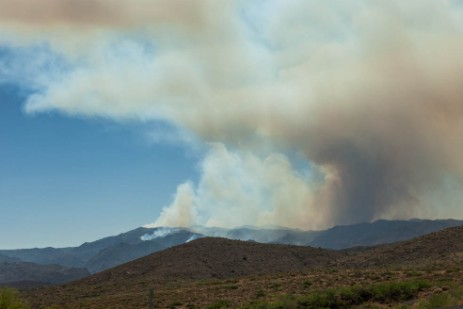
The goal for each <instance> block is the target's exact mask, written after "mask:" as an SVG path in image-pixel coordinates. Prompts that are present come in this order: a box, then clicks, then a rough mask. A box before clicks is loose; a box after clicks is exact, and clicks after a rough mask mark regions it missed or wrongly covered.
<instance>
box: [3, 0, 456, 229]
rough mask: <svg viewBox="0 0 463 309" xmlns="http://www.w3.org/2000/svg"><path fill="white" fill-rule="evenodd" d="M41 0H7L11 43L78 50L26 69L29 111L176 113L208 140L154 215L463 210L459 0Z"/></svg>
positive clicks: (328, 218) (299, 219) (222, 220)
mask: <svg viewBox="0 0 463 309" xmlns="http://www.w3.org/2000/svg"><path fill="white" fill-rule="evenodd" d="M32 2H33V1H32V0H29V1H27V0H21V1H17V2H15V3H14V4H10V5H6V4H1V3H0V12H6V13H3V14H6V15H7V16H2V15H1V14H2V13H0V17H1V22H0V32H2V33H3V34H4V35H3V37H4V38H6V39H5V42H6V44H9V45H18V44H22V45H24V44H26V43H28V42H37V40H36V39H32V38H33V37H39V38H42V39H43V40H45V41H47V42H48V43H49V45H50V49H51V50H52V51H53V52H52V53H50V55H49V57H50V58H52V60H53V58H54V57H58V56H59V57H60V58H64V59H66V61H67V63H66V65H63V67H62V68H56V67H54V70H52V72H48V71H45V72H44V71H43V66H40V65H39V66H37V68H38V69H37V72H36V75H35V79H34V74H28V75H29V76H32V81H31V83H32V84H33V86H34V87H35V88H37V89H40V90H39V91H37V93H36V94H34V95H32V96H31V97H30V98H29V99H28V102H27V104H26V110H27V111H28V112H31V113H33V112H41V111H47V110H59V111H61V112H64V113H68V114H71V115H74V114H77V115H87V116H95V115H96V116H102V117H109V118H112V119H117V120H120V121H124V120H126V119H138V120H142V121H152V120H158V119H162V120H164V121H169V122H170V123H172V124H174V125H176V126H177V127H179V128H180V130H181V131H185V132H189V133H191V134H193V135H196V136H198V138H199V139H200V140H202V141H203V142H205V143H207V144H208V145H210V151H209V152H208V153H207V155H206V157H205V158H204V160H203V162H202V164H201V169H202V177H201V180H200V182H199V183H198V184H192V183H189V182H187V183H185V184H182V185H180V186H179V188H178V192H177V194H176V196H175V198H174V202H173V203H172V205H170V206H168V207H166V208H165V209H164V211H163V213H162V214H161V216H160V217H159V218H158V219H157V221H156V222H155V225H169V226H184V225H192V224H206V225H222V226H233V225H241V224H254V225H265V224H278V225H287V226H292V227H299V228H306V229H309V228H323V227H327V226H329V225H332V224H340V223H353V222H359V221H368V220H373V219H377V218H409V217H414V216H421V217H442V216H453V217H461V215H462V211H461V207H460V204H459V203H460V200H461V199H460V198H461V193H460V192H461V191H462V190H461V189H462V176H463V165H462V163H461V162H462V161H461V158H462V157H463V143H462V139H461V136H462V133H463V121H462V120H463V119H462V118H463V87H462V85H463V58H462V57H461V55H462V54H463V39H462V38H463V8H461V4H459V2H458V1H444V0H442V1H434V0H432V1H431V0H429V1H428V0H425V1H387V2H386V1H360V0H359V1H350V2H349V3H348V4H346V2H343V1H330V2H325V1H324V2H320V1H297V0H294V1H266V2H263V1H226V2H220V3H219V2H217V1H172V0H171V1H161V0H159V1H139V2H137V1H125V0H124V1H122V0H121V1H120V3H119V4H120V5H119V6H117V7H116V6H114V5H113V4H111V1H109V0H100V1H95V2H89V1H83V2H82V3H84V4H85V5H83V4H82V6H81V7H79V10H77V11H76V10H70V9H69V7H68V6H67V5H65V4H66V3H68V4H69V5H70V1H68V0H65V1H60V2H59V3H58V2H56V1H52V0H47V1H44V2H43V3H45V4H43V5H44V6H43V7H44V8H45V7H46V8H47V9H46V10H45V9H44V10H41V11H40V14H37V15H36V16H35V18H33V19H30V18H29V17H28V16H25V15H24V11H23V10H22V8H23V7H24V6H27V5H28V4H31V3H32ZM33 3H35V2H33ZM41 3H42V2H41ZM79 3H80V2H79ZM58 4H59V5H58ZM34 5H35V6H37V4H34ZM74 6H75V4H74ZM95 6H96V7H95ZM140 7H144V9H143V10H140ZM51 8H56V9H54V10H53V9H51ZM121 8H123V9H121ZM180 8H183V9H180ZM185 8H188V9H185ZM86 11H91V12H92V14H90V15H87V14H80V13H83V12H86ZM76 12H77V13H76ZM79 12H80V13H79ZM103 12H110V16H112V17H111V18H108V16H107V15H106V14H105V13H103ZM71 13H72V14H71ZM78 13H79V14H78ZM57 34H58V35H57ZM52 35H53V38H52V37H51V36H52ZM72 38H74V39H72ZM75 38H78V40H77V39H75ZM31 40H32V41H31ZM25 42H26V43H25ZM82 42H84V43H85V44H84V46H82ZM51 62H53V61H51ZM10 66H11V64H9V65H7V64H5V63H0V69H2V71H3V72H7V73H8V72H10V71H11V67H10ZM39 69H40V70H39ZM29 73H30V72H29ZM11 78H14V76H13V75H12V77H11ZM285 153H298V154H299V155H301V156H302V157H303V159H304V160H306V163H307V167H305V168H304V169H303V170H301V169H297V168H295V167H294V164H293V163H291V160H289V159H288V157H287V156H286V155H285ZM243 213H244V215H243Z"/></svg>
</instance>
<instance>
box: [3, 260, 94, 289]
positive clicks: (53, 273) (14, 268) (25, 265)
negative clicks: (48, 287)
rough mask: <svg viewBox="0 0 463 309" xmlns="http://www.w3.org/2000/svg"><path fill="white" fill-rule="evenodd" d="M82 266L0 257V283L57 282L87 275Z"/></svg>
mask: <svg viewBox="0 0 463 309" xmlns="http://www.w3.org/2000/svg"><path fill="white" fill-rule="evenodd" d="M89 275H90V273H89V272H88V271H87V270H86V269H83V268H69V267H65V266H61V265H39V264H35V263H29V262H22V261H20V260H19V259H11V258H3V257H0V285H8V286H34V285H43V284H59V283H65V282H68V281H72V280H77V279H80V278H83V277H87V276H89Z"/></svg>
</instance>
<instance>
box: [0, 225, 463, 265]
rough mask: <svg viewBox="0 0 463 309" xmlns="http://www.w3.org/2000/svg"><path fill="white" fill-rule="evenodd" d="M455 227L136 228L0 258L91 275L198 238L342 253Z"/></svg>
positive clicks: (10, 252) (6, 252) (12, 252)
mask: <svg viewBox="0 0 463 309" xmlns="http://www.w3.org/2000/svg"><path fill="white" fill-rule="evenodd" d="M460 224H463V221H456V220H409V221H399V220H396V221H386V220H379V221H376V222H372V223H359V224H354V225H348V226H336V227H333V228H331V229H328V230H325V231H301V230H294V229H287V228H282V227H269V228H256V227H249V226H246V227H241V228H236V229H225V228H213V227H199V226H196V227H192V228H190V229H185V228H144V227H141V228H137V229H135V230H132V231H129V232H127V233H122V234H119V235H116V236H111V237H106V238H103V239H100V240H97V241H94V242H88V243H84V244H82V245H81V246H78V247H70V248H43V249H37V248H35V249H21V250H0V254H1V255H4V256H7V257H10V258H19V259H20V260H22V261H25V262H31V263H37V264H44V265H48V264H58V265H63V266H67V267H79V268H82V267H85V268H87V269H88V270H89V271H90V272H91V273H96V272H99V271H102V270H105V269H109V268H111V267H114V266H117V265H120V264H123V263H126V262H129V261H131V260H134V259H137V258H140V257H143V256H146V255H148V254H150V253H154V252H157V251H160V250H164V249H166V248H169V247H172V246H175V245H179V244H183V243H185V242H187V241H188V240H191V239H194V238H199V237H204V236H212V237H223V238H229V239H237V240H253V241H257V242H261V243H278V244H291V245H308V246H312V247H321V248H328V249H345V248H350V247H355V246H374V245H378V244H383V243H393V242H396V241H402V240H407V239H411V238H414V237H418V236H421V235H424V234H426V233H430V232H433V231H438V230H440V229H443V228H446V227H451V226H456V225H460Z"/></svg>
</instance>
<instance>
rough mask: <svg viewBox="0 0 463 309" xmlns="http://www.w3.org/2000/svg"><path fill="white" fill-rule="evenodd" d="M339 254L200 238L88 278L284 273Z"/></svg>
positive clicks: (329, 261) (325, 262)
mask: <svg viewBox="0 0 463 309" xmlns="http://www.w3.org/2000/svg"><path fill="white" fill-rule="evenodd" d="M341 255H342V254H341V253H338V252H335V251H330V250H325V249H315V248H311V247H299V246H289V245H272V244H260V243H256V242H246V241H237V240H229V239H224V238H202V239H198V240H195V241H192V242H190V243H187V244H184V245H181V246H176V247H173V248H170V249H167V250H164V251H162V252H158V253H154V254H151V255H149V256H146V257H144V258H141V259H138V260H135V261H133V262H130V263H127V264H125V265H121V266H119V267H116V268H114V269H111V270H108V271H106V272H103V273H100V274H96V275H94V276H92V277H91V278H90V279H88V280H89V282H95V281H104V282H107V281H112V280H116V281H117V280H121V279H122V280H126V279H130V278H137V280H142V279H143V278H156V279H167V278H177V277H179V278H188V279H192V278H194V279H198V278H228V277H236V276H249V275H256V274H268V273H287V272H297V271H302V270H304V269H308V268H319V267H327V266H329V265H334V261H335V260H336V259H337V258H339V257H340V256H341Z"/></svg>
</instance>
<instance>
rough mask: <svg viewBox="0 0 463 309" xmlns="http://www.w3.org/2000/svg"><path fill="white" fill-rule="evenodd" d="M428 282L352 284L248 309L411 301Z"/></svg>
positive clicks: (326, 306) (255, 304) (333, 306)
mask: <svg viewBox="0 0 463 309" xmlns="http://www.w3.org/2000/svg"><path fill="white" fill-rule="evenodd" d="M429 287H430V284H429V283H428V282H425V281H406V282H390V283H382V284H374V285H367V286H352V287H344V288H340V289H327V290H323V291H316V292H312V293H309V294H306V295H302V296H298V297H296V298H295V299H291V298H287V299H284V300H280V301H279V302H277V303H272V304H268V303H265V302H259V303H252V304H250V305H249V306H248V307H246V308H249V309H270V308H333V309H336V308H352V307H354V306H359V305H363V304H366V303H379V304H396V303H399V302H403V301H407V300H411V299H413V298H415V297H416V296H418V293H419V292H420V291H422V290H423V289H425V288H429Z"/></svg>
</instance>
